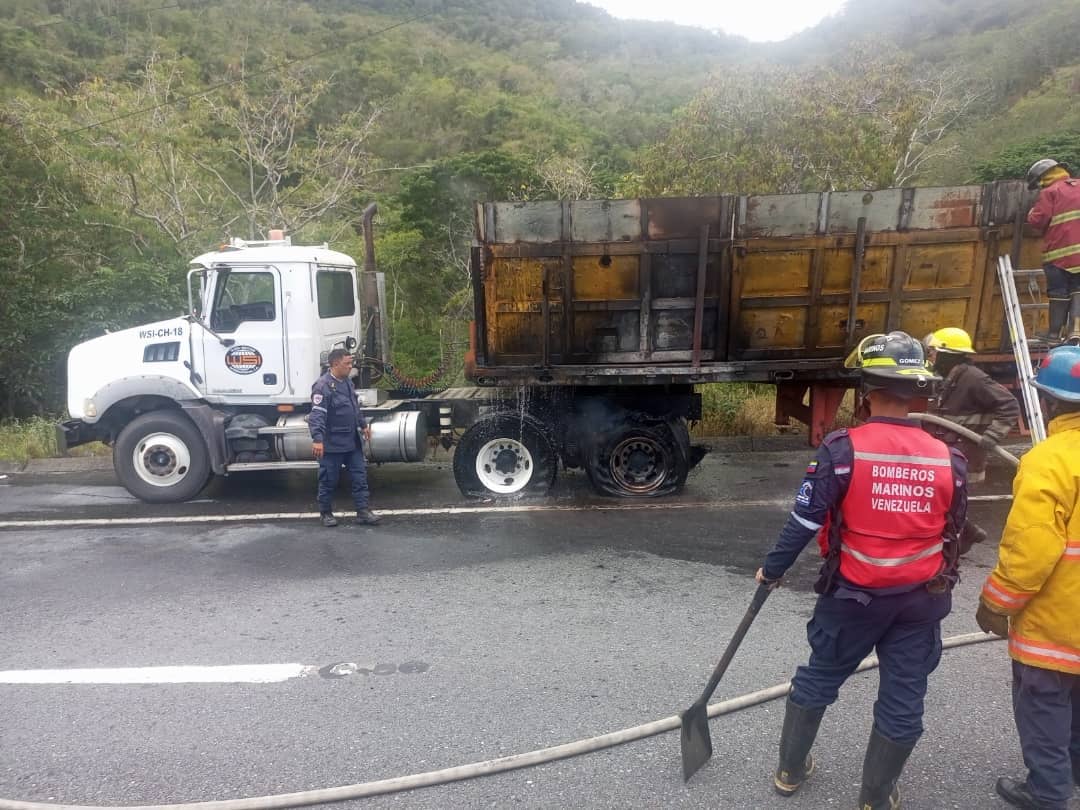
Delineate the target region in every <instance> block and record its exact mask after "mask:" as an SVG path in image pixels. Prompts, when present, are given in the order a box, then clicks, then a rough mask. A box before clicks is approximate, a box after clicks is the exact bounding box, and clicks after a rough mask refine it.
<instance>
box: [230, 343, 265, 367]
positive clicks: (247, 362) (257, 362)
mask: <svg viewBox="0 0 1080 810" xmlns="http://www.w3.org/2000/svg"><path fill="white" fill-rule="evenodd" d="M262 360H263V359H262V355H261V354H259V350H258V349H254V348H252V347H251V346H233V347H232V348H231V349H229V351H227V352H226V353H225V365H226V366H227V367H228V369H229V371H232V372H234V373H236V374H254V373H255V372H256V371H258V370H259V369H260V368H262Z"/></svg>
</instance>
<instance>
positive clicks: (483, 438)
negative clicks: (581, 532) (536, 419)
mask: <svg viewBox="0 0 1080 810" xmlns="http://www.w3.org/2000/svg"><path fill="white" fill-rule="evenodd" d="M557 464H558V456H557V455H556V453H555V450H554V448H553V447H552V446H551V442H550V441H549V440H548V438H547V436H546V435H545V433H544V431H543V430H542V429H541V428H540V426H539V425H536V424H534V423H533V420H532V419H530V418H529V417H528V416H518V415H516V414H500V415H497V416H489V417H487V418H485V419H482V420H480V421H479V422H477V423H476V424H474V425H473V426H472V427H470V428H469V429H468V430H467V431H465V435H464V436H462V437H461V441H460V442H459V443H458V446H457V447H456V448H455V449H454V479H455V480H456V481H457V485H458V489H460V490H461V494H462V495H464V496H465V497H466V498H483V497H489V498H490V497H498V498H507V497H518V496H521V495H545V494H546V493H547V491H548V490H549V489H550V488H551V485H552V484H553V483H554V482H555V473H556V469H557Z"/></svg>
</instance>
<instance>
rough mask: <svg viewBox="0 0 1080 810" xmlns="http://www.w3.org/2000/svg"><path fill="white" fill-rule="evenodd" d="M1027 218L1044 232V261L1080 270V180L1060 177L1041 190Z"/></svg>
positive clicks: (1033, 225)
mask: <svg viewBox="0 0 1080 810" xmlns="http://www.w3.org/2000/svg"><path fill="white" fill-rule="evenodd" d="M1027 221H1028V225H1030V226H1031V227H1032V228H1034V229H1035V230H1036V231H1038V232H1039V233H1041V234H1043V235H1044V244H1043V251H1044V252H1043V264H1052V265H1054V266H1055V267H1060V268H1061V269H1062V270H1071V271H1074V272H1080V179H1072V178H1067V179H1064V180H1058V181H1057V182H1056V183H1051V184H1050V185H1049V186H1047V187H1046V188H1044V189H1043V190H1042V191H1040V192H1039V199H1037V200H1036V201H1035V205H1033V206H1032V208H1031V211H1029V212H1028V217H1027Z"/></svg>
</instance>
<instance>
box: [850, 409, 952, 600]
mask: <svg viewBox="0 0 1080 810" xmlns="http://www.w3.org/2000/svg"><path fill="white" fill-rule="evenodd" d="M848 435H849V436H850V438H851V443H852V447H853V449H854V456H855V458H854V463H853V465H852V469H851V483H850V485H849V486H848V491H847V495H846V496H845V498H844V502H843V504H842V505H841V508H840V515H841V524H840V575H841V576H842V577H843V578H844V579H846V580H847V581H848V582H852V583H854V584H856V585H861V586H863V587H867V588H892V587H897V586H903V585H913V584H918V583H920V582H928V581H930V580H931V579H933V578H934V577H935V576H937V575H938V574H939V573H941V571H942V569H943V568H944V555H943V553H942V550H943V547H944V541H943V535H944V532H945V522H946V515H947V514H948V511H949V506H950V504H951V503H952V499H953V489H954V486H956V482H955V481H954V480H953V465H952V456H951V453H950V451H949V448H948V446H947V445H946V444H945V443H944V442H942V441H941V440H940V439H936V438H934V437H933V436H930V435H929V434H927V433H925V432H923V431H922V430H919V429H918V428H899V429H898V428H896V427H894V426H891V425H883V424H877V423H868V424H865V425H862V426H860V427H857V428H852V429H851V430H850V431H848Z"/></svg>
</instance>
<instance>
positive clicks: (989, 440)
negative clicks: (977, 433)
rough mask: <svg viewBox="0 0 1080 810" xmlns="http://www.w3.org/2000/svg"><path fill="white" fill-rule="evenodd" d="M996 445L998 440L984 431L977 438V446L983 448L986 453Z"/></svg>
mask: <svg viewBox="0 0 1080 810" xmlns="http://www.w3.org/2000/svg"><path fill="white" fill-rule="evenodd" d="M997 446H998V440H997V439H996V438H994V437H993V436H989V435H987V434H985V433H984V434H983V435H982V436H981V437H980V438H979V447H981V448H982V449H983V450H985V451H986V452H988V453H989V452H992V451H993V449H994V448H995V447H997Z"/></svg>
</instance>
